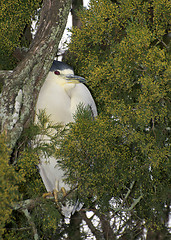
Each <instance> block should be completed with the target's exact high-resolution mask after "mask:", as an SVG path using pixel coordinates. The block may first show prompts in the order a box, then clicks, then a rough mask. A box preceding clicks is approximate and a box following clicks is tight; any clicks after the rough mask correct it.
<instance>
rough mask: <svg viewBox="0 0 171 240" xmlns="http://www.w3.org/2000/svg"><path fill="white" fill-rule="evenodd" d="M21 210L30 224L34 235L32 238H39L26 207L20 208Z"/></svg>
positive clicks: (36, 239) (35, 239)
mask: <svg viewBox="0 0 171 240" xmlns="http://www.w3.org/2000/svg"><path fill="white" fill-rule="evenodd" d="M22 212H23V213H24V215H25V216H26V218H27V220H28V223H29V224H30V226H31V228H32V231H33V235H34V240H38V239H39V236H38V233H37V229H36V225H35V223H34V222H33V221H32V218H31V215H30V213H29V211H28V209H27V208H25V209H22Z"/></svg>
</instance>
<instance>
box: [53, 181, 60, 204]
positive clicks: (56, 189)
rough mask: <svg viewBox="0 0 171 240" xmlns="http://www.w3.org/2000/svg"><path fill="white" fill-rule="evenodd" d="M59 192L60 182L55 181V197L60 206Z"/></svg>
mask: <svg viewBox="0 0 171 240" xmlns="http://www.w3.org/2000/svg"><path fill="white" fill-rule="evenodd" d="M58 192H59V183H58V180H56V181H55V189H54V190H53V195H54V198H55V202H56V203H57V204H58Z"/></svg>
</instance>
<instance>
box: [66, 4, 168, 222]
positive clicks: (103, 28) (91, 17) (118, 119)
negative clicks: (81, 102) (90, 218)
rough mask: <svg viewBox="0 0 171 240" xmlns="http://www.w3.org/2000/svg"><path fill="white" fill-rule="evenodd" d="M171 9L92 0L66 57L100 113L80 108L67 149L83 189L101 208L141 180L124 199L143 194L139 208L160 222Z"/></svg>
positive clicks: (71, 175)
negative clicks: (85, 83) (84, 114)
mask: <svg viewBox="0 0 171 240" xmlns="http://www.w3.org/2000/svg"><path fill="white" fill-rule="evenodd" d="M170 10H171V4H170V1H168V0H162V1H158V0H156V1H153V2H151V1H141V0H133V1H130V0H126V1H117V3H113V2H111V1H109V0H99V1H94V0H92V1H91V2H90V8H89V9H88V10H83V11H82V12H81V13H80V18H81V21H82V28H81V29H78V28H75V29H73V31H72V39H71V43H70V44H69V51H70V54H69V55H68V56H69V57H68V63H72V66H74V67H75V69H76V71H77V73H78V74H80V75H83V76H84V77H86V78H87V79H88V84H89V86H90V88H91V90H92V93H93V96H94V97H95V100H96V103H97V105H98V110H99V113H100V116H99V117H98V118H97V119H96V120H95V121H92V120H90V119H88V118H87V119H86V120H85V118H84V117H81V116H80V117H79V118H78V119H77V122H76V124H75V125H71V129H70V134H68V135H67V136H66V137H65V138H64V141H63V143H62V149H61V155H62V156H63V161H62V162H61V165H62V166H63V167H64V168H65V167H67V169H68V179H69V180H70V181H71V182H73V183H74V184H78V189H79V191H80V195H81V196H83V195H84V194H85V198H86V196H89V194H88V193H90V195H92V196H96V197H97V200H99V202H98V204H99V205H100V206H101V207H102V209H103V208H106V206H109V205H110V199H111V198H112V196H113V197H114V198H115V199H116V200H117V201H118V204H119V202H120V201H121V199H123V195H124V196H125V194H126V193H127V191H128V189H129V187H130V184H131V183H132V182H133V181H135V182H136V184H135V186H134V188H133V190H132V193H131V194H132V195H131V197H130V198H129V199H127V201H126V203H125V204H124V207H126V208H129V207H130V206H131V203H132V202H133V199H137V198H138V197H140V196H143V198H142V199H141V201H140V202H139V203H138V204H137V205H136V207H135V208H134V211H135V214H137V215H138V216H139V217H141V218H142V219H143V218H144V219H146V223H149V224H152V223H154V222H155V223H156V224H157V225H160V226H161V225H162V222H161V216H164V211H165V210H166V209H165V207H166V206H168V205H169V201H168V198H169V195H170V184H171V182H170V180H171V172H170V170H169V169H170V161H169V156H170V155H169V146H170V145H169V143H168V141H169V139H168V138H169V133H170V127H169V125H170V85H169V75H170V55H169V52H170V43H167V44H166V43H165V42H164V41H165V40H164V39H165V37H166V36H169V35H168V34H167V33H168V31H169V30H170V29H169V14H170ZM154 209H155V210H154Z"/></svg>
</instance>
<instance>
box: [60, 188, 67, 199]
mask: <svg viewBox="0 0 171 240" xmlns="http://www.w3.org/2000/svg"><path fill="white" fill-rule="evenodd" d="M61 191H62V193H63V196H64V197H65V196H66V195H67V194H66V190H65V188H64V187H61Z"/></svg>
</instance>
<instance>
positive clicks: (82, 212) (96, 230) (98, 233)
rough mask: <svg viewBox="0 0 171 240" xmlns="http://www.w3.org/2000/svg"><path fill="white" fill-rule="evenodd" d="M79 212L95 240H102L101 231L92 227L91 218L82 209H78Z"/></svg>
mask: <svg viewBox="0 0 171 240" xmlns="http://www.w3.org/2000/svg"><path fill="white" fill-rule="evenodd" d="M79 214H80V215H81V217H82V219H83V220H84V221H85V222H86V224H87V226H88V227H89V229H90V230H91V232H92V234H94V236H95V237H96V239H97V240H102V239H103V237H102V233H101V232H100V231H99V230H98V229H96V227H94V225H93V224H92V222H91V220H90V219H89V218H88V217H87V216H86V213H85V212H84V211H80V212H79Z"/></svg>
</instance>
